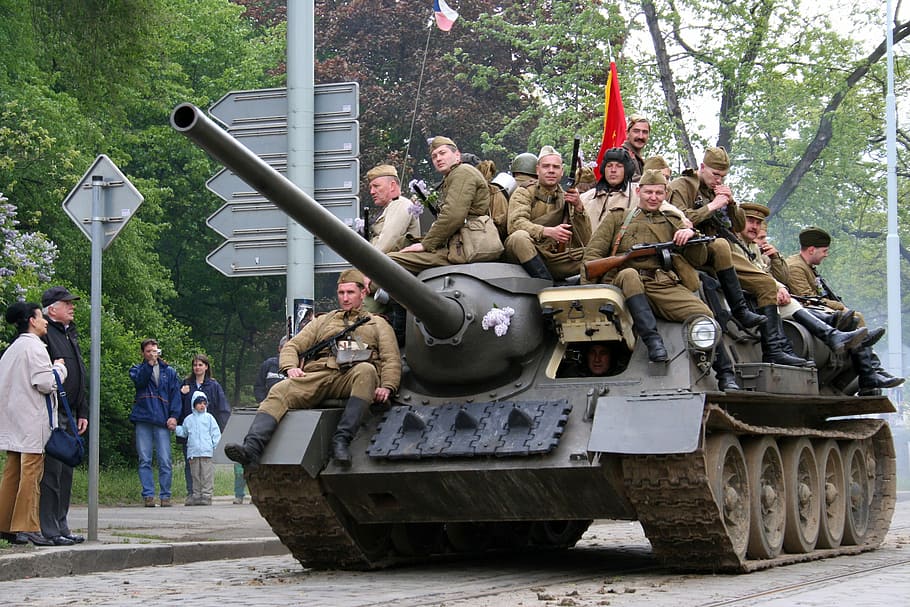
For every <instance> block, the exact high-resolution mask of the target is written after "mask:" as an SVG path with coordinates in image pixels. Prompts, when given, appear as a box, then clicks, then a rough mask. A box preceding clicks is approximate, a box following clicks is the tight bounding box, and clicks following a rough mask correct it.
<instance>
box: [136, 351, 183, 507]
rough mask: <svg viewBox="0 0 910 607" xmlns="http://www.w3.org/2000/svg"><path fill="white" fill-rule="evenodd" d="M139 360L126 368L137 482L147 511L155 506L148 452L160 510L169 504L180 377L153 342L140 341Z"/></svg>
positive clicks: (179, 407)
mask: <svg viewBox="0 0 910 607" xmlns="http://www.w3.org/2000/svg"><path fill="white" fill-rule="evenodd" d="M140 350H141V351H142V357H143V359H144V360H143V361H142V362H141V363H139V364H137V365H133V366H132V367H130V379H132V380H133V385H135V386H136V401H135V403H134V404H133V411H132V413H130V421H131V422H133V424H135V426H136V453H137V454H138V455H139V482H140V483H142V499H143V501H144V502H145V506H146V507H147V508H154V507H155V477H154V475H153V473H152V452H153V451H154V452H157V457H158V486H159V489H160V493H159V496H160V498H161V507H162V508H165V507H168V506H170V505H171V432H173V431H174V430H175V429H176V428H177V418H178V417H180V409H181V406H182V402H181V399H180V383H181V382H180V378H179V377H177V372H176V371H174V369H172V368H171V367H170V366H169V365H168V364H167V363H166V362H165V361H164V359H163V358H161V350H160V349H159V348H158V341H157V340H155V339H146V340H143V342H142V344H141V346H140Z"/></svg>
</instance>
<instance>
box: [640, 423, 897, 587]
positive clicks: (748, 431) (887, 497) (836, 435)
mask: <svg viewBox="0 0 910 607" xmlns="http://www.w3.org/2000/svg"><path fill="white" fill-rule="evenodd" d="M703 428H704V429H705V431H706V435H707V434H708V433H710V432H717V431H720V432H732V433H734V434H737V435H740V436H773V437H778V438H788V437H802V436H806V437H809V438H810V439H825V438H832V439H835V440H841V441H844V440H869V441H871V449H872V453H873V455H874V459H875V465H874V468H875V482H874V491H873V495H872V503H871V507H870V514H869V525H868V531H867V533H866V534H865V537H864V539H863V541H862V543H860V544H859V545H849V546H848V545H842V546H840V547H838V548H828V549H819V548H816V549H814V550H812V551H810V552H807V553H803V554H788V553H783V552H782V553H781V554H780V555H779V556H777V557H775V558H770V559H761V560H756V559H748V558H744V557H741V556H739V555H738V554H737V552H736V551H735V549H734V547H733V543H732V540H731V538H730V536H729V534H728V532H727V529H726V527H725V524H724V521H723V518H722V515H721V512H720V509H719V507H718V505H717V503H716V502H715V500H714V496H713V494H712V491H711V487H710V482H709V479H708V472H707V462H706V454H705V448H704V445H705V444H706V441H705V440H704V437H703V440H702V441H701V444H702V446H701V447H700V448H699V449H698V450H696V451H695V452H693V453H689V454H684V455H669V456H657V455H653V456H627V457H623V460H622V467H623V476H624V478H625V486H626V490H627V492H628V496H629V499H630V500H631V501H632V503H633V505H634V506H635V508H636V510H637V512H638V516H639V520H640V522H641V524H642V527H643V528H644V530H645V534H646V535H647V537H648V540H649V541H650V542H651V545H652V548H653V550H654V553H655V556H657V557H658V558H659V559H660V560H661V561H662V562H663V563H664V564H665V565H666V566H669V567H672V568H676V569H685V570H690V571H691V570H704V571H722V572H750V571H757V570H760V569H768V568H771V567H776V566H779V565H787V564H791V563H798V562H803V561H810V560H816V559H822V558H829V557H834V556H841V555H847V554H857V553H859V552H865V551H868V550H873V549H875V548H876V547H878V546H879V545H880V544H881V542H882V540H883V539H884V537H885V534H886V533H887V531H888V527H889V526H890V524H891V517H892V515H893V512H894V504H895V500H896V487H897V484H896V483H897V481H896V476H895V475H896V472H895V468H896V463H895V456H894V447H893V443H892V438H891V432H890V429H889V428H888V426H887V425H886V424H884V423H883V422H881V421H879V420H873V419H865V420H849V421H845V422H843V423H836V424H834V423H832V424H831V425H830V426H828V427H825V428H821V429H819V428H775V427H768V426H752V425H748V424H744V423H742V422H740V421H738V420H736V419H735V418H733V417H731V416H729V415H728V414H727V413H726V412H724V411H723V410H722V409H721V408H720V407H718V406H717V405H710V406H708V407H706V411H705V423H704V424H703Z"/></svg>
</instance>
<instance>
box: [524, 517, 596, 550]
mask: <svg viewBox="0 0 910 607" xmlns="http://www.w3.org/2000/svg"><path fill="white" fill-rule="evenodd" d="M590 525H591V521H538V522H535V523H534V524H533V525H532V526H531V540H533V542H534V543H535V544H536V545H538V546H543V547H546V548H568V547H570V546H574V545H575V543H576V542H577V541H578V540H579V539H581V536H582V534H584V532H585V531H587V529H588V527H589V526H590Z"/></svg>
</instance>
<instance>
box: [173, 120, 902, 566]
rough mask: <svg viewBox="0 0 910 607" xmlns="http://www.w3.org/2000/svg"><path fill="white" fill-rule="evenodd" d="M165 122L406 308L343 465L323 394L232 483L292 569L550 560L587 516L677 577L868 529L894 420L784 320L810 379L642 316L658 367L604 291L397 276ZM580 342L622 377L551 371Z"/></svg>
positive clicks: (498, 278)
mask: <svg viewBox="0 0 910 607" xmlns="http://www.w3.org/2000/svg"><path fill="white" fill-rule="evenodd" d="M171 123H172V125H173V126H174V128H175V129H176V130H177V131H179V132H180V133H182V134H184V135H186V136H187V137H189V138H190V139H192V140H193V141H194V142H195V143H196V144H197V145H199V146H200V147H202V148H204V149H205V150H206V151H207V152H208V153H210V154H211V155H212V156H213V157H214V158H215V159H217V160H218V161H219V162H221V163H223V164H224V165H226V166H227V167H228V168H229V169H230V170H231V171H233V172H234V173H235V174H236V175H237V176H238V177H240V178H242V179H243V180H244V181H245V182H246V183H247V184H249V185H250V186H251V187H252V188H254V189H255V190H257V191H259V192H260V193H261V194H262V195H263V196H265V197H266V198H268V199H269V200H270V201H272V202H273V203H274V204H275V205H277V206H278V207H279V208H281V209H282V210H283V211H285V212H286V213H287V214H288V215H290V216H291V217H292V218H293V219H295V220H296V221H297V222H298V223H300V224H301V225H302V226H303V227H304V228H306V229H307V230H309V231H310V232H311V233H313V234H314V235H315V236H316V237H318V238H319V239H320V240H321V241H322V242H325V243H326V244H327V245H328V246H329V247H331V248H332V249H333V250H334V251H336V252H338V253H339V254H340V255H342V256H343V257H344V258H345V259H347V260H348V261H349V262H350V263H351V264H353V265H354V266H356V267H357V268H358V269H359V270H360V271H361V272H363V273H364V274H365V275H367V276H369V277H370V278H372V279H373V280H375V281H376V282H378V283H379V284H381V285H382V286H383V287H384V288H385V289H386V290H387V291H388V292H389V293H390V295H391V296H392V297H393V298H394V299H395V300H396V301H398V302H399V303H400V304H401V305H402V306H403V307H404V308H406V309H407V310H408V320H407V330H406V337H405V344H404V346H403V348H402V354H403V365H402V368H403V369H404V371H403V373H402V380H401V387H400V388H399V390H398V392H397V393H395V394H394V395H392V397H391V407H390V409H389V410H388V411H386V412H385V413H383V414H382V415H381V416H379V415H370V416H367V417H366V418H365V419H364V423H363V425H362V426H361V427H360V428H359V429H358V431H357V433H356V435H355V436H354V438H353V440H352V442H351V455H352V462H351V466H350V467H342V466H338V465H336V464H335V463H333V462H331V461H330V457H329V449H328V446H329V441H330V439H331V436H332V434H333V433H334V430H335V425H336V424H337V420H338V418H339V409H338V407H339V403H325V402H324V403H314V404H315V405H316V407H315V408H313V409H308V410H291V411H289V412H288V413H287V414H286V415H285V416H284V418H283V419H282V420H281V423H280V424H279V425H278V428H277V430H276V432H275V435H274V437H273V438H272V440H271V441H270V442H269V444H268V447H267V448H266V450H265V451H264V453H263V456H262V459H261V460H260V463H259V465H258V466H257V467H256V468H255V469H250V468H249V467H248V469H247V470H245V472H244V473H245V475H246V478H247V482H248V484H249V487H250V493H251V494H252V495H253V502H254V503H255V504H256V506H257V508H258V509H259V511H260V513H261V514H262V515H263V517H264V518H265V519H266V520H268V522H269V523H270V524H271V526H272V528H273V529H274V531H275V533H276V535H277V536H278V537H279V538H281V541H282V542H284V544H285V545H286V546H288V548H289V549H290V551H291V552H292V553H293V554H294V556H295V557H296V558H297V559H298V560H299V561H300V562H301V563H302V564H304V565H305V566H307V567H316V568H335V569H337V568H345V569H366V568H376V567H384V566H387V565H391V564H395V563H402V562H414V561H418V562H422V561H424V560H425V559H426V558H429V557H433V556H437V555H439V556H444V555H462V557H463V558H471V557H472V555H479V554H482V553H489V552H516V553H525V552H527V551H529V550H553V549H564V548H567V547H570V546H572V545H574V544H575V543H576V541H577V540H578V539H579V538H580V537H581V535H582V534H583V533H584V532H585V530H586V529H587V528H588V526H589V524H590V523H591V521H593V520H595V519H616V520H638V521H641V524H642V527H643V529H644V531H645V533H646V534H647V536H648V538H649V540H650V542H651V546H652V549H653V551H654V554H655V556H656V557H657V558H658V559H660V561H661V562H663V563H664V564H666V565H667V566H671V567H676V568H682V569H689V570H692V569H698V570H709V571H731V572H746V571H753V570H755V569H762V568H766V567H773V566H776V565H782V564H788V563H794V562H798V561H804V560H814V559H818V558H824V557H829V556H836V555H846V554H854V553H857V552H861V551H864V550H871V549H874V548H875V547H877V546H878V545H879V544H880V543H881V541H882V539H883V538H884V535H885V532H886V531H887V529H888V525H889V523H890V520H891V516H892V513H893V510H894V502H895V496H896V480H895V456H894V448H893V443H892V439H891V432H890V429H889V426H888V423H887V422H886V421H885V420H883V419H879V418H877V417H874V416H871V415H868V414H871V413H889V412H892V411H893V410H894V408H893V406H892V405H891V403H890V401H889V400H888V399H887V398H886V397H883V396H870V397H863V398H857V397H855V396H853V394H854V393H855V388H853V389H851V385H850V384H851V382H852V381H853V380H854V379H855V377H856V373H855V372H854V371H853V370H852V368H851V367H850V365H849V362H846V363H845V362H844V360H843V359H844V358H845V357H836V356H833V355H831V353H830V351H828V350H827V346H825V345H824V343H822V342H821V341H820V340H818V339H816V338H814V337H812V336H811V335H809V334H808V333H805V332H803V333H800V332H799V331H800V329H799V327H797V326H796V325H795V324H793V323H789V321H785V329H786V330H787V331H788V334H790V333H792V335H791V337H792V339H791V341H793V342H794V348H795V349H797V354H799V355H801V356H811V357H814V359H815V360H816V362H817V367H816V368H806V367H800V368H797V367H787V366H784V365H771V364H767V363H763V362H762V358H761V351H760V348H759V346H757V345H756V344H754V343H753V342H752V341H749V340H747V341H742V342H740V341H736V340H734V339H733V338H732V337H731V336H729V335H727V334H725V333H723V332H721V331H720V328H719V327H718V326H717V324H716V322H715V321H714V320H712V319H710V318H707V317H704V316H700V315H696V316H694V317H692V318H690V319H687V320H686V321H685V322H683V323H673V322H667V321H664V320H661V319H658V320H657V328H658V330H659V331H660V334H661V335H662V337H663V340H664V344H665V346H666V348H667V350H668V353H669V358H670V360H669V362H667V363H661V364H660V365H655V364H653V363H649V361H648V357H647V348H646V347H645V346H644V344H643V343H642V342H641V340H638V339H637V338H636V337H635V334H634V332H633V331H632V329H631V321H630V320H629V314H628V310H627V309H626V306H625V300H624V299H623V297H622V294H621V292H619V290H618V289H616V288H615V287H613V286H610V285H580V286H553V285H552V284H551V283H550V282H549V281H544V280H541V279H538V278H531V277H530V276H528V274H527V273H526V272H525V271H524V269H523V268H522V267H521V266H520V265H518V264H509V263H494V262H490V263H476V264H465V265H451V266H445V267H439V268H432V269H429V270H425V271H424V272H422V273H421V274H420V275H418V276H414V275H412V274H411V273H409V272H407V271H406V270H404V269H403V268H401V267H400V266H398V265H397V264H395V263H394V262H393V261H392V260H391V259H390V258H389V257H388V256H386V255H384V254H382V253H381V252H379V251H378V250H376V249H375V248H373V247H371V246H370V245H369V243H368V242H366V240H364V239H363V238H361V237H360V236H358V235H357V234H355V233H354V232H353V231H352V230H351V229H350V227H349V226H347V225H345V224H344V223H343V222H341V221H340V220H338V219H337V218H336V217H335V216H334V215H332V213H331V212H329V211H328V210H327V209H325V208H323V207H322V206H320V205H319V204H318V203H317V202H316V201H314V200H313V199H312V197H310V196H309V195H307V194H306V193H304V192H302V191H301V190H300V189H299V188H297V186H295V185H294V184H293V183H292V182H290V181H289V180H288V179H286V178H285V177H284V176H282V175H281V174H280V173H278V172H277V171H275V170H274V169H273V168H272V167H270V166H269V165H268V164H267V163H265V162H264V161H263V160H261V159H260V158H258V157H257V156H256V155H255V154H253V153H252V152H251V151H250V150H248V149H247V148H245V147H244V146H243V145H241V144H240V143H238V142H237V140H235V139H234V138H233V137H231V136H230V135H229V134H228V133H226V132H225V131H224V130H223V129H222V128H221V127H219V126H218V125H217V124H215V123H214V122H213V121H211V120H209V119H208V118H207V117H206V116H205V115H204V114H203V113H202V112H201V111H200V110H199V109H198V108H196V107H194V106H192V105H189V104H183V105H180V106H178V107H177V108H176V109H175V110H174V112H173V114H172V116H171ZM199 187H200V188H203V187H204V184H202V183H200V184H199ZM595 342H601V343H606V344H608V345H609V346H610V349H611V351H612V352H613V353H614V355H615V356H617V357H620V358H621V359H622V362H623V364H621V365H617V368H618V369H621V370H620V371H618V372H617V374H615V375H604V376H600V377H594V376H590V375H587V374H586V376H584V377H575V376H565V374H564V373H563V371H564V369H562V367H563V362H564V360H565V359H568V358H573V357H570V356H568V353H569V352H583V351H584V349H585V347H586V346H587V345H589V344H592V343H595ZM721 347H723V348H727V349H728V350H729V352H730V354H731V356H730V358H731V359H733V360H735V361H736V367H735V370H736V374H737V376H736V377H737V383H739V385H740V386H741V387H742V388H743V390H741V391H729V392H720V391H718V389H717V383H716V381H715V379H714V377H713V375H711V374H710V368H706V367H705V365H706V364H708V365H710V360H709V358H710V357H711V356H713V354H710V353H712V352H715V351H717V349H718V348H721ZM252 418H253V415H252V414H251V413H250V414H247V413H245V412H243V411H237V410H235V412H234V414H233V415H232V416H231V419H230V421H229V423H228V426H227V428H226V429H225V432H224V438H223V439H222V441H223V442H239V441H240V440H242V438H243V436H244V435H245V434H246V431H247V428H248V427H249V424H250V422H251V420H252ZM222 453H223V451H221V449H220V448H219V451H217V452H216V459H219V461H225V462H226V461H227V460H226V459H220V458H223V454H222ZM607 541H609V540H607Z"/></svg>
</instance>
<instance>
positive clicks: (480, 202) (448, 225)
mask: <svg viewBox="0 0 910 607" xmlns="http://www.w3.org/2000/svg"><path fill="white" fill-rule="evenodd" d="M430 159H431V160H432V161H433V166H434V167H436V170H437V171H439V173H440V174H441V175H442V176H443V179H442V183H441V184H440V185H439V187H438V188H437V190H436V193H437V195H438V198H437V206H438V208H439V214H438V215H437V216H436V221H434V222H433V225H431V226H430V229H429V230H427V233H426V234H425V235H424V237H423V238H422V239H421V241H420V242H418V243H415V244H412V245H409V246H407V247H405V248H403V249H401V250H400V251H398V252H397V253H389V257H391V258H392V259H393V260H394V261H395V262H396V263H398V264H399V265H400V266H402V267H403V268H405V269H407V270H408V271H410V272H413V273H415V274H418V273H420V272H422V271H423V270H426V269H427V268H435V267H438V266H447V265H450V263H451V262H450V261H449V259H448V254H449V239H450V238H452V236H454V235H455V234H456V233H457V232H458V230H460V229H461V227H462V226H463V225H464V224H465V221H466V220H467V219H468V218H469V217H479V216H481V215H489V214H490V188H489V185H488V184H487V180H486V179H484V178H483V175H481V174H480V172H479V171H478V170H477V169H475V168H474V167H472V166H470V165H468V164H462V163H461V152H459V151H458V147H457V146H456V145H455V142H454V141H452V140H451V139H449V138H448V137H434V138H433V139H432V140H431V141H430Z"/></svg>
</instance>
